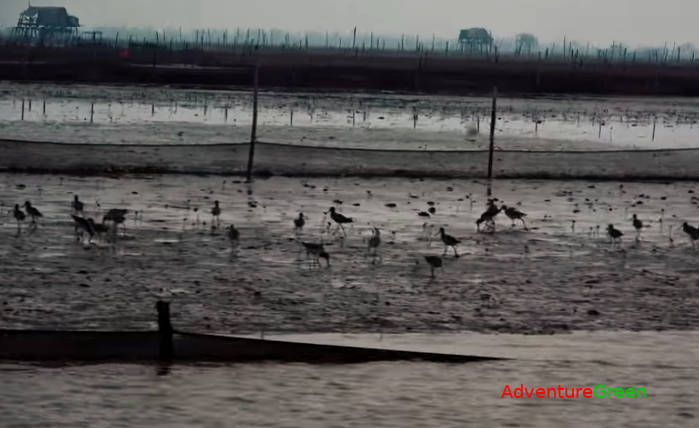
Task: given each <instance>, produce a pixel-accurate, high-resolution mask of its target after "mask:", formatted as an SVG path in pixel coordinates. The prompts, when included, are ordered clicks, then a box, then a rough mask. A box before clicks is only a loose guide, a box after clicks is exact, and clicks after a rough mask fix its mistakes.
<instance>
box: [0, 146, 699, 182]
mask: <svg viewBox="0 0 699 428" xmlns="http://www.w3.org/2000/svg"><path fill="white" fill-rule="evenodd" d="M248 150H249V147H248V145H247V144H216V145H126V144H124V145H87V144H63V143H61V144H59V143H47V142H30V141H18V140H0V153H2V154H3V156H2V157H1V158H0V170H1V171H13V172H18V171H19V172H21V171H24V172H52V173H64V174H104V173H123V172H151V173H191V174H232V175H238V174H243V173H244V172H245V170H246V165H247V159H248ZM487 163H488V152H487V151H483V150H479V151H447V150H445V151H423V150H367V149H340V148H332V147H310V146H300V145H285V144H275V143H263V142H259V143H257V147H256V152H255V174H256V175H261V176H270V175H283V176H300V177H310V176H363V177H372V176H376V177H382V176H414V177H415V176H418V177H460V178H479V177H485V176H486V174H487ZM698 165H699V149H674V150H618V151H614V150H606V151H596V152H561V151H516V150H503V151H496V153H495V159H494V168H493V171H494V176H495V177H497V178H591V179H675V180H696V179H699V167H698Z"/></svg>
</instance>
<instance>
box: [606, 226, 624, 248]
mask: <svg viewBox="0 0 699 428" xmlns="http://www.w3.org/2000/svg"><path fill="white" fill-rule="evenodd" d="M607 235H609V238H610V240H611V243H612V245H614V243H615V242H619V243H621V237H622V236H624V234H623V233H622V232H621V231H620V230H619V229H615V228H614V225H612V224H610V225H608V226H607Z"/></svg>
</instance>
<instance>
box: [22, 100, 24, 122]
mask: <svg viewBox="0 0 699 428" xmlns="http://www.w3.org/2000/svg"><path fill="white" fill-rule="evenodd" d="M22 120H24V98H22Z"/></svg>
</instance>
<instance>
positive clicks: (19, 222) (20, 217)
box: [14, 204, 27, 234]
mask: <svg viewBox="0 0 699 428" xmlns="http://www.w3.org/2000/svg"><path fill="white" fill-rule="evenodd" d="M14 216H15V220H17V233H18V234H19V233H20V232H22V222H23V221H24V219H25V218H26V217H27V216H26V215H25V214H24V212H23V211H22V210H21V209H19V204H15V209H14Z"/></svg>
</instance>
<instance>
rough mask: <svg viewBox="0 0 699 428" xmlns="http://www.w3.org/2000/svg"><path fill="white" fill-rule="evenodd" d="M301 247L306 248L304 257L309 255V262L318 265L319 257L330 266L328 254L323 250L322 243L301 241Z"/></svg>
mask: <svg viewBox="0 0 699 428" xmlns="http://www.w3.org/2000/svg"><path fill="white" fill-rule="evenodd" d="M301 244H302V245H303V247H304V248H305V249H306V258H308V256H311V257H312V258H311V263H312V264H316V265H318V266H320V261H319V259H320V258H324V259H325V261H326V262H327V264H328V267H330V254H328V252H327V251H325V248H324V247H323V244H316V243H311V242H302V243H301Z"/></svg>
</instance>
